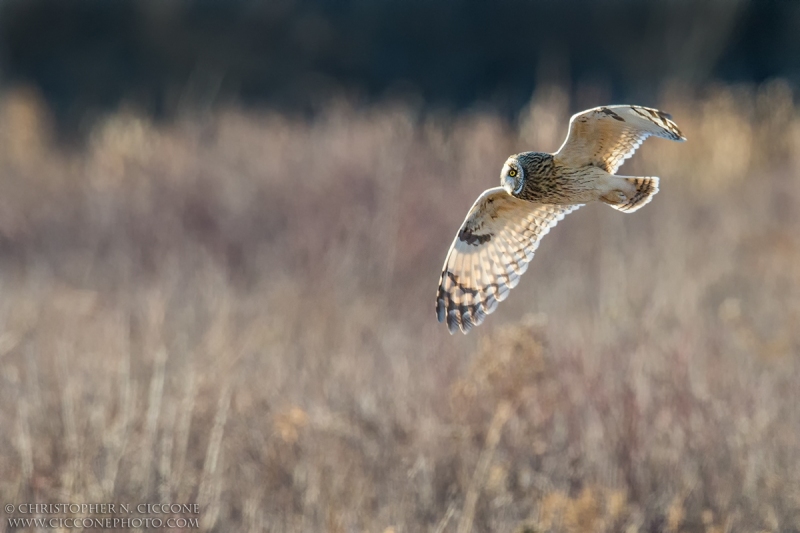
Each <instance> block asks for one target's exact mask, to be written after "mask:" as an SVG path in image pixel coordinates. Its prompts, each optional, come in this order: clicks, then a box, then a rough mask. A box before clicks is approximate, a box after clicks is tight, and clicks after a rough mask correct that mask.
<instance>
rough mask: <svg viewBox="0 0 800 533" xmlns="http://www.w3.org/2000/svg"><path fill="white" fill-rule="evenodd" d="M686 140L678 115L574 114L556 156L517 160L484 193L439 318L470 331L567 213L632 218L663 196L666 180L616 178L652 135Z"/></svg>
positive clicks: (631, 111)
mask: <svg viewBox="0 0 800 533" xmlns="http://www.w3.org/2000/svg"><path fill="white" fill-rule="evenodd" d="M651 135H655V136H657V137H663V138H665V139H671V140H673V141H685V140H686V139H685V138H684V136H683V134H682V133H681V131H680V130H679V129H678V126H676V125H675V123H674V122H672V120H670V116H669V115H667V114H666V113H663V112H661V111H658V110H656V109H649V108H647V107H639V106H630V105H621V106H607V107H597V108H594V109H589V110H588V111H584V112H582V113H578V114H577V115H574V116H573V117H572V119H571V120H570V122H569V133H568V134H567V139H566V140H565V141H564V144H563V145H561V148H559V150H558V152H556V153H555V154H547V153H540V152H523V153H521V154H517V155H512V156H511V157H509V158H508V160H507V161H506V162H505V164H504V165H503V170H502V171H501V173H500V184H501V185H502V186H501V187H495V188H493V189H489V190H487V191H484V192H483V194H481V195H480V196H479V197H478V199H477V200H476V201H475V204H473V206H472V208H471V209H470V210H469V213H468V214H467V218H466V220H464V223H463V224H462V225H461V229H459V230H458V234H457V235H456V238H455V239H454V240H453V244H452V245H451V246H450V251H448V252H447V258H446V259H445V261H444V267H443V268H442V276H441V278H440V279H439V291H438V293H437V295H436V315H437V317H438V318H439V322H443V321H447V327H448V329H449V330H450V333H455V331H456V330H458V329H460V330H461V331H462V332H464V333H467V332H468V331H469V330H470V329H472V327H473V326H477V325H478V324H480V323H481V322H483V320H484V319H485V318H486V315H488V314H489V313H491V312H493V311H494V310H495V309H496V308H497V303H498V302H501V301H503V300H504V299H505V298H506V296H508V291H509V289H511V288H513V287H514V286H516V284H517V282H519V277H520V276H521V275H522V273H523V272H525V270H526V269H527V267H528V263H529V262H530V261H531V259H532V258H533V253H534V251H535V250H536V248H537V247H538V246H539V241H540V240H541V238H542V237H544V236H545V235H546V234H547V232H548V231H550V228H552V227H553V226H555V225H556V224H557V223H558V221H559V220H561V219H562V218H564V215H566V214H567V213H571V212H572V211H575V210H576V209H578V208H579V207H581V206H582V205H583V204H585V203H587V202H593V201H595V200H600V201H601V202H605V203H607V204H609V205H610V206H611V207H613V208H615V209H618V210H620V211H623V212H625V213H632V212H633V211H636V210H637V209H639V208H640V207H642V206H643V205H645V204H646V203H648V202H649V201H650V200H652V199H653V196H654V195H655V194H656V193H657V192H658V178H653V177H649V178H638V177H627V176H615V175H614V174H615V173H616V171H617V169H618V168H619V167H620V165H622V163H623V161H625V159H627V158H629V157H631V156H632V155H633V152H635V151H636V149H637V148H638V147H639V145H640V144H642V142H643V141H644V140H645V139H646V138H647V137H649V136H651Z"/></svg>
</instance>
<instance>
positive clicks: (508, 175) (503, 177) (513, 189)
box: [500, 156, 525, 195]
mask: <svg viewBox="0 0 800 533" xmlns="http://www.w3.org/2000/svg"><path fill="white" fill-rule="evenodd" d="M524 182H525V171H524V170H523V168H522V165H521V164H520V163H519V160H517V158H516V156H511V157H509V158H508V159H507V160H506V164H505V165H503V171H502V172H501V173H500V184H501V185H502V187H503V188H504V189H505V190H506V192H507V193H508V194H511V195H514V194H519V192H520V191H521V190H522V185H523V183H524Z"/></svg>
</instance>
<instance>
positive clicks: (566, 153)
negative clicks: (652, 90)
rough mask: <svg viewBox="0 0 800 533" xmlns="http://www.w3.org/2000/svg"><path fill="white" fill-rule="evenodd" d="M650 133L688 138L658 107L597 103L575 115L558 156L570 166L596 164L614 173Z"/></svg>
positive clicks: (674, 138) (677, 139)
mask: <svg viewBox="0 0 800 533" xmlns="http://www.w3.org/2000/svg"><path fill="white" fill-rule="evenodd" d="M651 135H655V136H656V137H663V138H665V139H671V140H673V141H685V140H686V138H685V137H684V136H683V134H682V133H681V130H679V129H678V126H677V125H676V124H675V123H674V122H672V120H671V119H670V116H669V115H668V114H666V113H664V112H662V111H659V110H657V109H650V108H649V107H639V106H634V105H613V106H607V107H596V108H594V109H589V110H587V111H583V112H582V113H578V114H577V115H573V117H572V118H571V119H570V121H569V133H568V134H567V139H566V140H565V141H564V144H562V145H561V148H559V149H558V152H556V154H555V156H556V159H557V160H558V161H560V162H562V163H563V164H565V165H567V166H571V167H582V166H586V165H594V166H596V167H600V168H602V169H603V170H605V171H606V172H608V173H610V174H614V173H616V172H617V169H618V168H619V167H620V165H622V162H623V161H625V160H626V159H628V158H629V157H630V156H632V155H633V153H634V152H635V151H636V149H637V148H639V145H641V144H642V142H644V140H645V139H647V138H648V137H650V136H651Z"/></svg>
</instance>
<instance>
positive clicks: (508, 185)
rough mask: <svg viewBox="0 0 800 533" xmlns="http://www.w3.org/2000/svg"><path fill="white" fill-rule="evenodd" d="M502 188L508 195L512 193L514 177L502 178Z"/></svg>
mask: <svg viewBox="0 0 800 533" xmlns="http://www.w3.org/2000/svg"><path fill="white" fill-rule="evenodd" d="M503 188H504V189H505V190H506V192H507V193H508V194H510V195H512V196H513V195H514V178H512V177H511V176H506V177H505V179H504V180H503Z"/></svg>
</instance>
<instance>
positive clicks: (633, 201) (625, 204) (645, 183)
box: [606, 178, 658, 213]
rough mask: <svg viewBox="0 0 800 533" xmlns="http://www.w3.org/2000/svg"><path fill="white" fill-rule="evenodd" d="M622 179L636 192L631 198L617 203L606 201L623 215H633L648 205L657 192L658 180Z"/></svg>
mask: <svg viewBox="0 0 800 533" xmlns="http://www.w3.org/2000/svg"><path fill="white" fill-rule="evenodd" d="M620 179H624V180H625V181H627V182H628V183H630V184H631V185H633V186H634V187H636V192H635V193H634V195H633V196H631V197H630V198H628V199H627V200H624V201H622V202H618V203H616V202H615V203H612V202H609V201H606V203H608V205H610V206H611V207H613V208H614V209H616V210H618V211H622V212H623V213H633V212H634V211H636V210H637V209H639V208H640V207H642V206H643V205H645V204H648V203H650V200H652V199H653V196H655V195H656V193H657V192H658V178H620Z"/></svg>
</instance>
